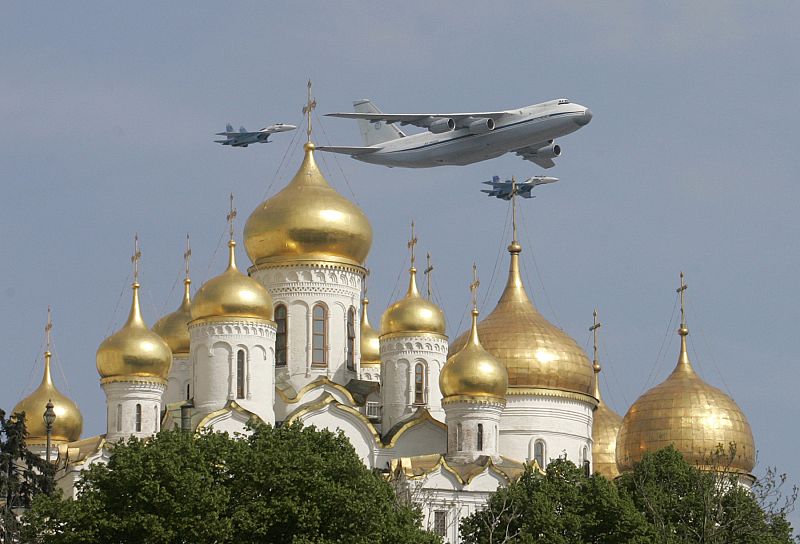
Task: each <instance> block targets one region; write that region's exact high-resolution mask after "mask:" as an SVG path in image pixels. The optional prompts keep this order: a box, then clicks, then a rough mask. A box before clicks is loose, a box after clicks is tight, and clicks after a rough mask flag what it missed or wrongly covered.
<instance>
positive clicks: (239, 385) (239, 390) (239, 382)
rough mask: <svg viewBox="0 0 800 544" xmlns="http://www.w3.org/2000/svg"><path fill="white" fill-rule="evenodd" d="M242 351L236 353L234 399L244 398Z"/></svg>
mask: <svg viewBox="0 0 800 544" xmlns="http://www.w3.org/2000/svg"><path fill="white" fill-rule="evenodd" d="M244 377H245V368H244V350H243V349H240V350H239V351H238V352H237V353H236V398H237V399H243V398H244Z"/></svg>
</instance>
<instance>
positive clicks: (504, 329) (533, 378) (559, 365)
mask: <svg viewBox="0 0 800 544" xmlns="http://www.w3.org/2000/svg"><path fill="white" fill-rule="evenodd" d="M508 251H509V253H510V254H511V264H510V267H509V273H508V282H507V283H506V287H505V290H504V291H503V294H502V295H501V296H500V300H499V301H498V303H497V306H496V307H495V309H494V310H492V313H490V314H489V315H488V316H487V317H486V319H484V320H483V321H481V322H480V323H478V331H479V332H480V335H481V339H482V343H483V346H484V347H485V348H486V350H487V351H488V352H489V353H491V354H492V355H494V356H495V357H497V358H498V359H499V360H500V361H501V362H502V363H503V364H504V365H505V367H506V370H507V371H508V386H509V391H508V392H509V394H513V393H514V391H515V390H518V391H519V390H523V389H530V388H546V389H556V390H560V391H572V392H577V393H582V394H586V395H590V394H591V392H592V377H593V373H592V367H591V365H590V364H589V359H588V358H587V357H586V354H585V353H584V352H583V350H582V349H581V348H580V347H578V344H576V343H575V341H574V340H573V339H572V338H570V337H569V336H568V335H567V334H566V333H564V331H562V330H561V329H559V328H557V327H555V326H554V325H552V324H551V323H550V322H548V321H547V320H546V319H545V318H544V317H543V316H542V315H541V314H540V313H539V312H538V311H537V310H536V308H535V307H534V306H533V304H532V303H531V301H530V299H529V298H528V295H527V293H526V292H525V287H524V285H523V284H522V278H521V277H520V269H519V254H520V252H521V251H522V247H521V246H520V245H519V243H517V242H516V241H514V242H512V243H511V245H510V246H509V247H508ZM467 338H468V336H467V333H465V334H463V335H461V336H460V337H459V338H457V339H456V340H455V341H454V342H453V343H452V344H451V345H450V351H451V352H454V351H457V350H459V349H461V347H462V346H464V345H465V344H466V343H467Z"/></svg>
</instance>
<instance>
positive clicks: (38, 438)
mask: <svg viewBox="0 0 800 544" xmlns="http://www.w3.org/2000/svg"><path fill="white" fill-rule="evenodd" d="M48 402H52V403H53V411H55V413H56V420H55V422H53V427H52V430H51V433H50V439H51V441H52V442H54V443H63V442H74V441H75V440H78V439H79V438H80V436H81V431H82V430H83V416H82V415H81V411H80V410H78V406H77V405H76V404H75V403H74V402H72V400H71V399H69V398H68V397H67V396H66V395H64V394H63V393H61V391H59V390H58V389H56V386H55V384H54V383H53V379H52V377H51V375H50V352H49V351H46V352H45V353H44V376H42V383H40V384H39V387H37V388H36V390H35V391H34V392H33V393H31V394H30V395H28V396H27V397H25V398H24V399H22V400H21V401H19V403H18V404H17V405H16V406H15V407H14V413H15V414H16V413H20V412H25V428H26V429H27V431H28V438H27V440H26V441H27V443H28V444H32V445H40V444H45V443H46V442H47V427H46V426H45V423H44V418H43V416H44V411H45V410H46V408H47V403H48Z"/></svg>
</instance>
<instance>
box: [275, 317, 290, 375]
mask: <svg viewBox="0 0 800 544" xmlns="http://www.w3.org/2000/svg"><path fill="white" fill-rule="evenodd" d="M286 315H287V312H286V306H285V305H283V304H278V305H277V306H275V324H276V325H277V326H278V329H277V331H276V334H275V366H286V346H287V345H288V329H287V317H286Z"/></svg>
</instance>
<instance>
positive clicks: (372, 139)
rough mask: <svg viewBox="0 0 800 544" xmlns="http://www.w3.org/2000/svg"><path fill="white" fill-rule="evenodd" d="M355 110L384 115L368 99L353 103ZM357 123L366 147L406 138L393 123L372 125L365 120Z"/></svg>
mask: <svg viewBox="0 0 800 544" xmlns="http://www.w3.org/2000/svg"><path fill="white" fill-rule="evenodd" d="M353 110H354V111H355V112H356V113H383V112H381V110H379V109H378V108H377V107H375V104H373V103H372V101H370V100H367V99H363V100H356V101H355V102H353ZM357 123H358V128H359V130H360V131H361V138H362V140H363V141H364V145H365V146H372V145H377V144H382V143H385V142H389V141H391V140H396V139H398V138H404V137H405V134H404V133H403V131H402V130H400V129H399V128H397V127H396V126H394V125H393V124H391V123H386V122H384V121H378V122H376V123H372V122H370V121H367V120H365V119H358V120H357Z"/></svg>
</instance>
